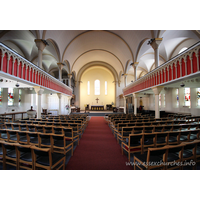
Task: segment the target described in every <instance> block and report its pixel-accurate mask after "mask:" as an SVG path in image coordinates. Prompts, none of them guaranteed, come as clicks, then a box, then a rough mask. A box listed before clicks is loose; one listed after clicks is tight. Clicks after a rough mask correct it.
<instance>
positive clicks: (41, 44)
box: [35, 39, 46, 68]
mask: <svg viewBox="0 0 200 200" xmlns="http://www.w3.org/2000/svg"><path fill="white" fill-rule="evenodd" d="M35 44H36V46H37V48H38V66H39V67H40V68H42V52H43V50H44V48H45V47H46V44H45V43H44V42H43V41H42V40H41V39H35Z"/></svg>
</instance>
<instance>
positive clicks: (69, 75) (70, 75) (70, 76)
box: [68, 74, 72, 87]
mask: <svg viewBox="0 0 200 200" xmlns="http://www.w3.org/2000/svg"><path fill="white" fill-rule="evenodd" d="M68 77H69V87H71V78H72V74H68Z"/></svg>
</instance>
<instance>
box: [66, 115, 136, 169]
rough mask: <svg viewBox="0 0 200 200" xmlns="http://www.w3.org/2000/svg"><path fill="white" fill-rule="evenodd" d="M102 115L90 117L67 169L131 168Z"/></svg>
mask: <svg viewBox="0 0 200 200" xmlns="http://www.w3.org/2000/svg"><path fill="white" fill-rule="evenodd" d="M127 161H128V160H127V157H126V156H125V155H124V156H122V155H121V148H120V146H119V145H118V144H117V142H116V140H115V139H114V137H113V134H112V131H111V130H110V128H109V127H108V125H107V123H106V121H105V119H104V117H91V119H90V121H89V123H88V126H87V128H86V130H85V132H84V134H83V137H82V139H81V141H80V145H79V146H77V148H76V150H75V152H74V156H73V157H72V158H71V159H70V161H69V163H68V164H67V166H66V169H67V170H131V169H133V168H132V167H130V166H126V162H127Z"/></svg>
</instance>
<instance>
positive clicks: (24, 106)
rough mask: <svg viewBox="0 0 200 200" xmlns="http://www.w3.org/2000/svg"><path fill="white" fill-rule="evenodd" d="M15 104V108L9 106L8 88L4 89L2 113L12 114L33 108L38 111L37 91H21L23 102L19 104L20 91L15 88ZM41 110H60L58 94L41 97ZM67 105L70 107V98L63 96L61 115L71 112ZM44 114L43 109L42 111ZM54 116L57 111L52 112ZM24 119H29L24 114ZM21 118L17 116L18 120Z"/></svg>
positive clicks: (23, 89)
mask: <svg viewBox="0 0 200 200" xmlns="http://www.w3.org/2000/svg"><path fill="white" fill-rule="evenodd" d="M13 92H14V95H13V96H14V104H13V106H8V88H2V101H1V104H0V113H5V112H6V113H12V112H25V111H27V110H29V109H30V108H31V106H33V109H34V110H37V95H36V93H35V91H34V90H33V89H32V90H30V89H29V88H22V89H21V102H20V103H19V89H18V88H14V91H13ZM41 105H42V106H41V108H43V109H47V110H48V111H49V110H51V109H57V110H59V99H58V96H57V94H52V95H50V94H42V96H41ZM66 105H70V101H69V98H68V96H66V95H63V96H62V99H61V114H68V113H69V112H70V110H69V111H67V110H66V109H65V106H66ZM41 112H42V109H41ZM52 114H53V115H56V114H57V112H56V111H52ZM24 117H27V115H26V114H24ZM19 118H21V114H19V115H16V119H19Z"/></svg>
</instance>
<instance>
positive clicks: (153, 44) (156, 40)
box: [150, 38, 162, 50]
mask: <svg viewBox="0 0 200 200" xmlns="http://www.w3.org/2000/svg"><path fill="white" fill-rule="evenodd" d="M161 42H162V38H154V39H153V41H152V42H151V43H150V45H151V47H152V48H153V49H154V50H155V49H157V48H158V47H159V45H160V43H161Z"/></svg>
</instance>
